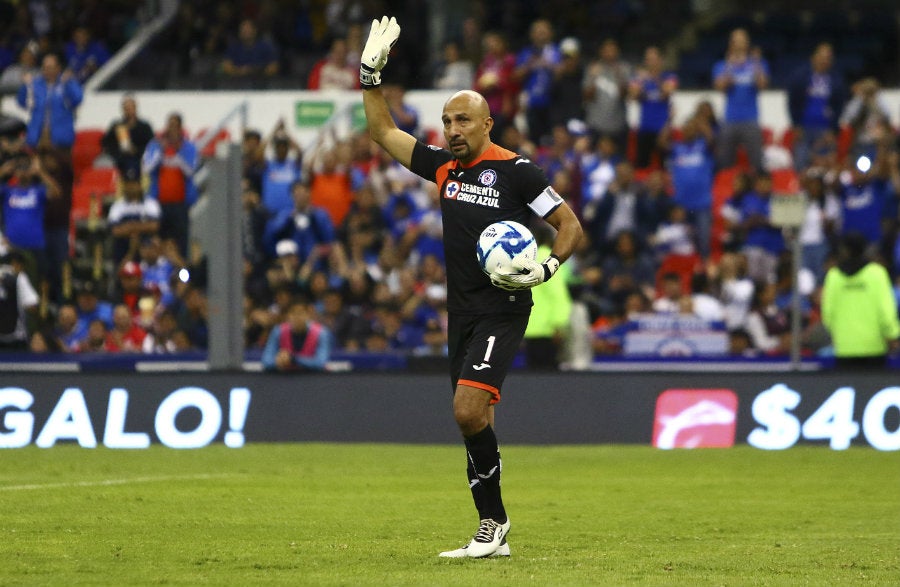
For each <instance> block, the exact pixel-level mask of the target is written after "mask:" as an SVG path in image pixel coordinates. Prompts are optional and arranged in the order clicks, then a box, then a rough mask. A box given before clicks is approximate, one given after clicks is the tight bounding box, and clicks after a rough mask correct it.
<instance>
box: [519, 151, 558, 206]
mask: <svg viewBox="0 0 900 587" xmlns="http://www.w3.org/2000/svg"><path fill="white" fill-rule="evenodd" d="M515 171H516V177H518V178H519V181H520V182H521V183H520V184H519V186H520V188H519V189H520V190H521V193H522V195H523V197H524V199H525V203H526V204H528V207H529V208H531V211H532V212H534V213H535V214H537V215H538V216H540V217H541V218H546V217H547V216H549V215H550V214H551V213H552V212H553V211H554V210H556V209H557V208H558V207H559V205H560V204H562V203H563V199H562V197H560V195H559V194H558V193H556V190H554V189H553V188H552V187H550V181H549V180H548V179H547V175H546V174H545V173H544V170H543V169H541V168H540V167H538V166H537V165H535V164H534V163H532V162H531V161H529V160H528V159H518V160H517V161H516V163H515Z"/></svg>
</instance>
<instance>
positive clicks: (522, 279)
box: [491, 255, 559, 291]
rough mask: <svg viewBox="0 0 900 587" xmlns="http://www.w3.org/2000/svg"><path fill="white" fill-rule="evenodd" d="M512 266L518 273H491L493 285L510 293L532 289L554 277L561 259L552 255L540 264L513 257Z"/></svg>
mask: <svg viewBox="0 0 900 587" xmlns="http://www.w3.org/2000/svg"><path fill="white" fill-rule="evenodd" d="M510 266H511V268H512V269H513V271H516V273H501V272H498V271H494V272H492V273H491V283H493V284H494V285H495V286H496V287H499V288H500V289H505V290H509V291H513V290H518V289H531V288H532V287H534V286H536V285H539V284H541V283H544V282H545V281H547V280H548V279H550V278H551V277H553V274H554V273H556V270H557V269H559V258H558V257H557V256H556V255H550V256H549V257H547V259H546V260H545V261H544V262H543V263H538V262H537V261H535V260H533V259H529V258H528V257H522V256H520V257H513V259H512V262H511V263H510Z"/></svg>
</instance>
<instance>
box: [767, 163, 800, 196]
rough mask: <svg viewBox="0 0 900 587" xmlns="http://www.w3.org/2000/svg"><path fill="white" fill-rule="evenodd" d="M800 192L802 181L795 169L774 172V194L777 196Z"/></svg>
mask: <svg viewBox="0 0 900 587" xmlns="http://www.w3.org/2000/svg"><path fill="white" fill-rule="evenodd" d="M799 191H800V179H799V178H798V177H797V173H796V172H795V171H794V170H793V169H775V170H773V171H772V192H774V193H776V194H795V193H797V192H799Z"/></svg>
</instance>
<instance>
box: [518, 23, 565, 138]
mask: <svg viewBox="0 0 900 587" xmlns="http://www.w3.org/2000/svg"><path fill="white" fill-rule="evenodd" d="M530 38H531V45H529V46H528V47H525V48H524V49H522V51H521V52H519V55H518V56H517V57H516V69H515V77H516V79H518V80H519V81H520V82H521V84H522V89H523V90H524V91H525V96H526V104H525V117H526V119H527V121H528V137H529V138H530V139H531V140H532V141H533V142H534V143H535V144H536V145H541V144H542V143H543V141H544V139H545V138H547V137H549V135H550V129H551V127H552V123H553V118H552V113H551V108H550V95H551V91H552V89H553V77H554V75H555V72H556V69H557V67H558V66H559V65H560V62H561V56H560V52H559V49H558V48H557V46H556V45H555V44H554V43H553V26H552V25H551V24H550V21H547V20H544V19H540V20H536V21H534V22H533V23H531V32H530Z"/></svg>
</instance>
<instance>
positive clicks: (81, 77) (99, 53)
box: [66, 26, 109, 84]
mask: <svg viewBox="0 0 900 587" xmlns="http://www.w3.org/2000/svg"><path fill="white" fill-rule="evenodd" d="M107 61H109V51H107V50H106V46H105V45H104V44H103V42H102V41H96V40H92V39H91V31H90V29H88V28H87V27H86V26H79V27H76V28H75V30H74V31H72V40H71V41H69V42H68V43H66V63H68V64H69V69H70V70H71V71H72V73H73V74H75V79H77V80H78V82H79V83H82V84H83V83H84V82H86V81H87V80H88V78H89V77H91V76H92V75H94V72H95V71H97V70H98V69H100V66H102V65H103V64H104V63H106V62H107Z"/></svg>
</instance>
